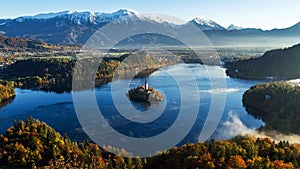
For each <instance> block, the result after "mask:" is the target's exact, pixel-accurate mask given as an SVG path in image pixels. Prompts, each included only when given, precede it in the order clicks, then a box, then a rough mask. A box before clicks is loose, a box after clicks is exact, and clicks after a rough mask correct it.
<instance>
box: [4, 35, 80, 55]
mask: <svg viewBox="0 0 300 169" xmlns="http://www.w3.org/2000/svg"><path fill="white" fill-rule="evenodd" d="M80 48H81V47H80V46H78V45H52V44H47V43H45V42H43V41H39V40H33V39H28V38H15V37H6V36H3V35H1V34H0V52H4V53H6V52H10V53H12V52H53V51H57V52H58V51H67V50H79V49H80Z"/></svg>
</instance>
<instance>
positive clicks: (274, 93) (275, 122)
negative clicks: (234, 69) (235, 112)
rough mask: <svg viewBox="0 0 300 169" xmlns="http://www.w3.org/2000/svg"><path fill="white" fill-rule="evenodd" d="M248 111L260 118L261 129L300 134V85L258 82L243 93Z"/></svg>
mask: <svg viewBox="0 0 300 169" xmlns="http://www.w3.org/2000/svg"><path fill="white" fill-rule="evenodd" d="M243 104H244V106H245V107H246V110H247V112H248V113H250V114H252V115H254V116H255V117H258V118H261V119H262V120H263V121H264V122H265V126H264V127H263V128H261V130H268V131H271V130H277V131H279V132H281V133H285V134H300V125H299V124H300V114H299V112H300V86H299V85H295V84H290V83H285V82H272V83H265V84H258V85H255V86H253V87H251V88H250V89H249V90H247V91H246V92H245V93H244V95H243Z"/></svg>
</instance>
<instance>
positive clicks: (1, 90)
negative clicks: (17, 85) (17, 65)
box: [0, 82, 16, 103]
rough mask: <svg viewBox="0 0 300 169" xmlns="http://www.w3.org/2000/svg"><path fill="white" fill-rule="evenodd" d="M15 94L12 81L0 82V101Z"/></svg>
mask: <svg viewBox="0 0 300 169" xmlns="http://www.w3.org/2000/svg"><path fill="white" fill-rule="evenodd" d="M15 95H16V93H15V90H14V83H13V82H0V103H2V102H4V101H7V100H10V99H11V98H13V97H14V96H15Z"/></svg>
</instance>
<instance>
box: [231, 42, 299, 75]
mask: <svg viewBox="0 0 300 169" xmlns="http://www.w3.org/2000/svg"><path fill="white" fill-rule="evenodd" d="M226 67H227V70H226V73H227V75H228V76H230V77H234V78H242V79H296V78H300V44H298V45H295V46H293V47H290V48H286V49H277V50H271V51H268V52H266V53H265V54H264V55H263V56H261V57H258V58H252V59H247V60H240V61H234V62H228V63H226Z"/></svg>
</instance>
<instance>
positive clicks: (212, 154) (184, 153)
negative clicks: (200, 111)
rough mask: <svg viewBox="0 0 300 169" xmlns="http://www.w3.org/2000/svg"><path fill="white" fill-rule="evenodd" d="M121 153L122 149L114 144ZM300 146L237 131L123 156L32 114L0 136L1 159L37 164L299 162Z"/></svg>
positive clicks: (277, 166) (277, 165) (131, 168)
mask: <svg viewBox="0 0 300 169" xmlns="http://www.w3.org/2000/svg"><path fill="white" fill-rule="evenodd" d="M119 151H122V153H126V151H125V150H122V149H121V150H119ZM299 164H300V146H299V145H296V144H289V143H288V142H286V141H281V142H278V143H275V142H274V141H272V140H271V139H268V138H254V137H252V136H249V135H247V136H236V137H234V138H233V139H232V140H224V141H215V140H210V141H207V142H203V143H196V144H186V145H183V146H181V147H174V148H172V149H170V150H168V151H166V152H162V153H159V154H158V155H157V156H153V157H149V158H145V159H141V158H124V157H121V156H119V155H114V154H110V153H108V152H106V151H105V150H103V149H101V148H100V147H98V146H97V145H96V144H93V143H90V142H88V141H85V142H83V143H78V142H73V141H71V140H70V139H69V138H68V137H67V136H66V135H64V136H61V135H60V134H59V133H58V132H56V131H55V130H54V129H53V128H51V127H50V126H48V125H47V124H46V123H44V122H41V121H39V120H35V119H33V118H29V119H27V120H26V121H25V122H24V121H18V122H17V121H15V122H14V124H13V126H11V127H10V128H8V129H7V131H6V133H5V134H4V135H1V136H0V165H1V166H15V167H28V168H29V167H39V168H40V167H42V168H119V169H125V168H128V169H142V168H146V169H147V168H157V169H159V168H162V169H163V168H174V169H177V168H178V169H182V168H187V169H188V168H203V169H207V168H218V169H222V168H224V169H225V168H226V169H227V168H250V169H252V168H253V169H257V168H262V169H264V168H265V169H269V168H274V169H281V168H298V167H299Z"/></svg>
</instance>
